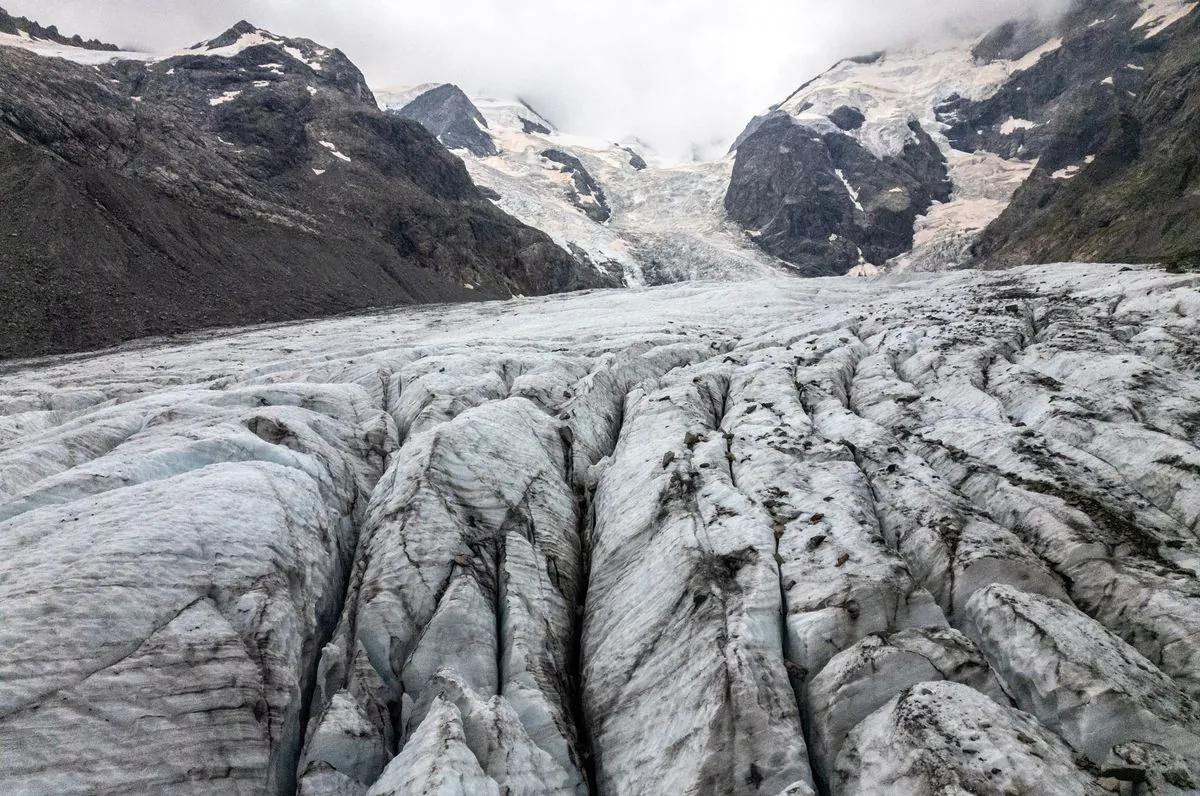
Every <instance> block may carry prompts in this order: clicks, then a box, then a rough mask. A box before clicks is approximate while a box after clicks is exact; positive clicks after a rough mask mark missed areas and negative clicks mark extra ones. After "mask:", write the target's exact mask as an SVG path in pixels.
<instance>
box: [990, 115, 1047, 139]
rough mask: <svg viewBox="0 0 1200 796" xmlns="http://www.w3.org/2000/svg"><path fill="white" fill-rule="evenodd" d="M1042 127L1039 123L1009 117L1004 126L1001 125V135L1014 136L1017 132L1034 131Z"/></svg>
mask: <svg viewBox="0 0 1200 796" xmlns="http://www.w3.org/2000/svg"><path fill="white" fill-rule="evenodd" d="M1041 126H1042V125H1041V124H1040V123H1038V122H1031V121H1029V120H1028V119H1017V118H1014V117H1012V116H1009V117H1008V118H1007V119H1006V120H1005V121H1004V124H1002V125H1000V133H1001V134H1002V135H1012V134H1013V133H1015V132H1016V131H1017V130H1034V129H1036V128H1038V127H1041Z"/></svg>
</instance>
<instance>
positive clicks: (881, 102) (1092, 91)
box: [729, 0, 1198, 273]
mask: <svg viewBox="0 0 1200 796" xmlns="http://www.w3.org/2000/svg"><path fill="white" fill-rule="evenodd" d="M1197 7H1198V4H1197V3H1195V2H1191V0H1140V2H1139V1H1138V0H1077V2H1075V3H1073V4H1072V5H1071V7H1070V10H1069V12H1068V13H1067V14H1066V15H1065V16H1063V17H1061V18H1059V19H1047V20H1037V19H1028V20H1018V21H1014V22H1010V23H1008V24H1006V25H1004V26H1001V27H1000V28H998V29H996V30H994V31H991V32H989V33H988V34H987V35H985V36H983V37H979V36H963V37H959V38H957V39H955V37H953V36H951V37H948V38H947V37H942V38H941V39H940V40H938V41H932V40H931V41H930V42H929V43H925V44H917V45H914V46H912V47H909V48H907V49H897V50H894V51H890V52H885V53H878V54H875V55H872V56H867V57H862V58H854V59H848V60H845V61H842V62H840V63H838V64H836V65H835V66H834V67H833V68H832V69H830V70H829V71H827V72H826V73H824V74H822V75H820V76H819V77H817V78H816V79H814V80H812V81H809V82H808V83H805V84H804V85H803V86H802V87H801V88H799V89H798V90H797V91H796V92H794V93H793V94H792V95H791V96H790V97H788V98H787V99H786V100H785V101H784V102H783V103H781V104H779V105H777V106H774V107H773V108H772V109H771V112H770V114H768V115H767V116H764V117H759V118H758V119H756V120H755V121H754V122H752V124H751V126H750V127H749V128H748V129H747V131H746V132H745V133H744V134H743V136H742V138H741V139H740V140H739V142H738V143H739V145H742V146H743V147H745V145H746V143H747V142H748V141H750V142H752V141H753V140H754V137H755V136H756V135H761V133H758V132H757V131H758V130H759V129H760V128H761V127H762V126H763V125H764V124H765V122H766V121H767V120H768V119H771V118H774V117H776V116H779V115H784V116H785V117H786V118H789V119H791V120H792V121H793V122H794V124H795V125H797V126H799V127H800V128H801V129H802V130H803V131H804V132H803V134H804V135H807V136H810V137H811V138H812V140H813V141H816V142H817V143H818V144H819V145H820V148H821V149H824V150H828V152H827V153H823V152H813V151H800V150H798V149H797V154H796V155H794V158H797V159H799V160H802V161H804V164H805V167H806V169H807V171H808V172H809V173H808V174H805V175H804V176H803V178H801V179H796V180H795V181H794V183H793V184H792V185H790V186H785V190H781V191H780V194H779V197H778V198H777V199H776V200H775V202H774V205H773V206H771V207H768V208H765V209H764V208H751V209H750V210H749V211H746V208H745V207H744V206H745V205H751V206H752V205H753V197H751V199H750V200H747V199H746V198H745V197H744V196H736V195H735V194H731V197H730V198H731V202H730V203H729V209H730V212H731V213H732V214H733V215H734V216H735V217H745V218H747V219H752V220H753V221H754V222H755V223H754V224H752V225H748V228H750V229H751V230H752V231H754V232H756V233H758V235H757V239H758V240H759V242H760V243H762V244H763V245H764V248H766V249H767V250H768V251H772V252H774V253H776V254H779V255H780V256H785V257H788V259H791V260H792V261H793V262H798V264H802V263H801V262H800V261H798V260H797V258H796V257H794V256H790V255H789V253H791V252H800V253H801V254H802V255H803V254H804V253H806V252H810V251H815V252H816V255H817V258H818V260H820V259H821V258H823V259H824V260H828V261H837V260H839V259H841V260H842V262H843V263H844V265H845V266H850V265H853V264H854V255H853V249H850V252H851V256H850V258H849V259H846V257H845V255H846V251H845V249H844V247H839V245H837V244H838V240H837V239H836V238H844V237H846V236H853V237H854V238H855V240H854V243H855V244H856V245H857V246H858V248H859V251H858V257H859V259H860V262H862V265H861V266H860V267H857V268H855V269H854V270H853V271H852V273H874V272H876V271H877V270H879V268H886V269H899V270H908V269H916V270H938V269H942V268H946V267H953V266H958V265H962V264H964V263H968V262H971V261H972V259H973V257H974V256H975V255H976V254H978V253H977V252H975V251H973V250H972V246H973V244H974V243H976V241H978V240H979V239H980V236H981V234H982V233H983V232H984V230H985V228H987V227H988V225H989V224H991V223H992V222H993V221H995V220H996V219H997V218H999V216H1000V215H1001V213H1002V212H1004V211H1005V209H1006V208H1008V207H1009V205H1010V203H1011V202H1012V200H1013V195H1014V193H1015V192H1016V191H1017V190H1018V189H1019V188H1021V187H1022V186H1023V185H1024V184H1025V183H1026V181H1027V180H1029V178H1030V177H1031V175H1034V173H1035V170H1036V169H1037V168H1038V167H1039V166H1041V167H1042V168H1043V169H1044V171H1045V175H1046V181H1047V182H1050V181H1051V180H1059V181H1063V180H1070V179H1071V178H1072V177H1075V176H1076V175H1078V174H1079V173H1080V172H1081V171H1082V170H1083V169H1085V168H1086V167H1088V166H1091V165H1093V164H1094V163H1095V161H1096V159H1097V155H1098V154H1099V152H1100V149H1101V147H1102V145H1106V144H1107V143H1108V142H1105V140H1104V136H1103V134H1102V133H1103V131H1104V128H1105V127H1106V126H1108V125H1111V126H1114V127H1115V126H1117V125H1118V122H1117V119H1118V118H1120V117H1121V113H1122V112H1123V111H1125V110H1126V109H1123V108H1121V107H1119V101H1121V100H1123V99H1125V100H1127V99H1128V98H1131V97H1135V96H1136V95H1137V93H1138V92H1139V91H1141V86H1142V82H1143V81H1144V80H1145V78H1146V76H1147V75H1151V74H1153V73H1154V70H1155V68H1156V67H1157V66H1158V64H1159V63H1160V62H1161V61H1162V60H1163V57H1164V56H1163V54H1164V53H1165V52H1167V51H1168V47H1169V46H1168V45H1167V44H1166V43H1165V40H1164V39H1165V37H1163V34H1164V33H1165V32H1167V31H1170V30H1173V29H1176V30H1177V28H1173V26H1176V25H1184V24H1189V23H1188V22H1187V21H1186V20H1187V19H1188V18H1189V15H1191V18H1192V19H1193V22H1192V23H1190V24H1193V25H1194V24H1195V23H1194V17H1195V13H1194V12H1195V11H1196V8H1197ZM1178 46H1179V47H1181V48H1183V50H1184V53H1181V55H1186V54H1187V52H1186V51H1187V50H1188V49H1189V48H1192V47H1193V45H1192V44H1191V43H1190V41H1182V42H1180V43H1179V44H1178ZM1167 90H1168V91H1170V90H1174V91H1175V92H1177V93H1184V94H1186V93H1189V92H1190V88H1188V87H1187V86H1186V85H1180V84H1179V83H1178V81H1176V82H1175V83H1173V84H1172V85H1171V86H1170V87H1168V89H1167ZM1114 107H1116V110H1114V109H1113V108H1114ZM1131 115H1132V113H1131V112H1126V113H1125V116H1126V117H1128V116H1131ZM1142 123H1143V125H1144V127H1145V129H1143V130H1142V136H1143V139H1145V138H1147V137H1159V138H1163V137H1166V135H1164V134H1166V133H1171V132H1177V131H1173V130H1167V131H1163V130H1158V129H1155V125H1156V124H1157V125H1162V124H1169V125H1172V126H1179V125H1180V124H1181V122H1180V120H1179V119H1175V118H1170V119H1163V118H1157V119H1151V118H1147V119H1146V120H1145V121H1144V122H1142ZM784 135H785V132H781V131H780V128H779V126H776V128H775V131H774V132H773V133H772V140H770V141H767V142H766V143H765V144H764V145H762V146H760V147H758V150H757V153H756V152H753V151H747V152H746V153H744V154H745V157H739V161H738V170H737V171H735V177H734V187H735V189H736V188H737V186H738V181H739V176H738V175H739V174H741V173H744V172H749V173H750V174H751V177H749V178H748V179H749V180H752V179H753V172H754V171H755V164H754V162H753V161H754V160H755V159H756V158H757V159H759V160H763V159H764V158H766V159H774V160H775V161H777V160H778V158H777V156H776V155H774V154H773V153H774V151H775V149H774V145H775V144H776V143H779V142H782V141H783V136H784ZM924 135H928V136H930V137H931V138H932V141H933V142H934V143H935V144H936V145H937V150H939V151H940V153H941V156H942V158H944V160H945V166H946V171H947V173H948V177H949V179H950V181H951V183H952V186H953V188H952V192H951V194H950V196H949V197H945V198H940V197H937V196H934V198H933V201H932V202H931V203H928V204H926V203H925V202H924V201H918V200H924V199H925V197H924V196H918V197H915V198H914V197H912V196H911V194H912V187H911V186H904V187H893V188H889V187H888V186H889V185H897V183H896V182H895V179H896V177H895V176H892V175H890V174H889V173H888V172H889V169H891V168H892V167H894V166H895V165H896V164H897V161H901V160H903V159H904V158H905V157H906V147H907V148H913V149H914V150H919V149H920V147H922V146H923V144H924V142H923V139H922V136H924ZM1112 138H1114V139H1115V138H1117V136H1115V135H1114V136H1112ZM848 142H853V143H852V144H850V143H848ZM781 145H788V146H792V145H791V144H781ZM1119 146H1120V142H1119V141H1118V142H1113V143H1112V148H1118V147H1119ZM1079 147H1082V148H1083V151H1078V152H1076V151H1074V150H1075V149H1077V148H1079ZM1089 147H1090V149H1089ZM792 148H795V147H794V146H792ZM860 148H861V150H865V152H866V153H869V158H864V156H863V155H861V154H857V153H858V152H859V149H860ZM747 149H750V148H748V147H747ZM764 151H765V152H766V153H767V154H766V155H765V156H764V155H762V154H761V153H762V152H764ZM823 161H831V162H829V163H828V164H826V163H824V162H823ZM767 165H768V166H769V167H770V168H771V169H772V170H773V171H775V172H777V173H778V172H779V171H781V170H782V169H781V166H780V164H779V163H778V162H769V163H767ZM1114 168H1115V167H1114V165H1113V163H1111V162H1110V163H1108V164H1100V165H1096V167H1095V169H1094V171H1095V172H1096V173H1101V172H1106V171H1107V172H1111V171H1113V170H1114ZM823 169H824V170H826V171H828V172H830V173H833V172H834V171H835V170H836V174H837V177H838V178H839V179H840V181H841V182H842V183H844V187H845V192H844V193H843V194H842V195H841V196H838V195H837V194H838V192H837V191H832V192H827V194H826V195H821V192H823V191H826V186H825V185H823V184H822V183H821V182H820V181H819V180H817V179H815V178H814V176H812V173H811V172H813V171H816V172H820V171H822V170H823ZM916 171H917V174H916V175H915V176H916V177H917V178H918V183H919V182H920V179H921V177H922V176H923V175H922V174H921V173H920V169H917V170H916ZM880 175H882V176H880ZM1185 179H1186V178H1185ZM880 180H882V181H883V184H882V186H881V185H880V184H878V183H879V182H880ZM826 182H828V183H833V180H832V178H831V179H829V180H827V181H826ZM901 192H903V193H901ZM1185 192H1186V191H1185ZM846 193H848V194H849V199H847V196H846V195H845V194H846ZM1049 193H1052V192H1047V196H1048V195H1049ZM893 194H900V196H901V197H903V198H905V199H908V200H909V203H908V204H906V203H905V202H900V206H899V207H898V208H892V207H888V205H889V203H892V202H893ZM814 196H816V197H818V198H817V199H814V198H813V197H814ZM806 200H808V201H810V202H811V205H812V206H811V207H809V206H807V205H806ZM1034 201H1037V207H1041V206H1042V205H1043V204H1045V202H1046V201H1048V199H1047V198H1046V196H1042V197H1039V198H1037V199H1036V200H1031V201H1030V202H1029V203H1030V204H1034ZM864 205H866V206H865V207H864ZM881 207H882V208H883V209H884V210H887V211H890V212H885V213H883V214H882V217H875V216H873V214H874V213H875V211H876V210H877V209H878V208H881ZM797 208H799V209H797ZM831 208H834V209H831ZM913 209H915V210H917V211H918V212H917V215H916V218H915V222H914V221H913V220H912V216H911V215H910V214H911V212H912V210H913ZM1029 212H1030V214H1032V213H1033V212H1035V211H1029ZM1065 216H1066V217H1067V218H1069V217H1070V207H1069V206H1068V208H1067V209H1066V212H1065ZM771 221H774V222H775V223H774V224H772V223H769V222H771ZM764 222H767V223H764ZM896 224H899V225H901V226H907V227H909V228H911V229H912V231H913V236H912V240H911V241H906V242H905V244H906V245H904V246H903V247H897V248H902V251H900V252H899V253H897V254H895V255H894V256H890V257H888V256H887V255H883V254H880V253H879V252H876V253H875V254H874V255H871V254H870V252H869V249H868V246H867V244H868V243H876V241H873V240H872V237H873V236H874V230H875V229H876V228H880V227H883V228H889V229H890V228H892V227H894V226H895V225H896ZM1149 226H1152V224H1150V225H1149ZM797 230H799V231H797ZM829 233H833V235H831V236H830V238H829V241H828V245H826V244H825V236H826V235H827V234H829ZM1139 234H1142V235H1144V236H1147V237H1149V236H1150V235H1152V233H1147V232H1146V231H1144V230H1143V231H1139ZM834 236H836V238H835V237H834ZM1012 237H1013V238H1014V239H1013V240H1010V241H1007V242H1006V243H1007V244H1008V245H1009V246H1010V248H1016V249H1018V250H1020V249H1021V248H1022V241H1020V240H1019V235H1015V236H1012ZM994 248H995V247H994ZM1025 248H1026V250H1028V251H1033V250H1036V249H1037V247H1036V246H1029V247H1025ZM1042 248H1046V247H1044V246H1043V247H1042ZM1108 248H1109V249H1110V250H1111V254H1108V255H1107V256H1110V257H1114V258H1116V257H1120V258H1121V259H1122V260H1128V259H1129V257H1130V255H1129V254H1128V253H1127V252H1126V249H1125V248H1121V247H1118V246H1112V245H1110V246H1108ZM1135 248H1136V247H1135ZM1142 248H1143V250H1144V251H1147V252H1152V251H1153V249H1154V248H1155V247H1154V246H1153V245H1150V246H1146V247H1142ZM1080 249H1084V251H1081V252H1080V253H1079V254H1078V255H1077V256H1088V257H1094V258H1104V257H1105V256H1106V253H1105V249H1104V247H1099V248H1096V247H1093V248H1091V249H1085V247H1083V246H1081V247H1080ZM863 252H867V256H866V257H865V260H869V262H866V261H863ZM991 253H992V252H988V254H991ZM1161 254H1166V252H1161ZM1146 256H1147V255H1145V254H1144V255H1143V258H1145V257H1146ZM1009 259H1011V260H1014V261H1015V263H1021V262H1028V260H1027V259H1026V260H1022V259H1021V258H1020V256H1019V255H1018V256H1017V257H1015V258H1009ZM1133 261H1139V260H1136V259H1135V260H1133ZM1141 261H1145V260H1144V259H1142V260H1141ZM1008 264H1013V263H1008Z"/></svg>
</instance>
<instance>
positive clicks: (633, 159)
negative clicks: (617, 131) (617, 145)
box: [624, 147, 650, 171]
mask: <svg viewBox="0 0 1200 796" xmlns="http://www.w3.org/2000/svg"><path fill="white" fill-rule="evenodd" d="M624 150H625V151H626V152H628V153H629V165H630V166H632V167H633V169H634V170H635V171H645V170H646V169H647V168H648V167H649V165H650V164H648V163H646V159H645V158H644V157H642V156H641V155H639V154H638V153H637V152H635V151H633V150H632V149H630V148H629V147H624Z"/></svg>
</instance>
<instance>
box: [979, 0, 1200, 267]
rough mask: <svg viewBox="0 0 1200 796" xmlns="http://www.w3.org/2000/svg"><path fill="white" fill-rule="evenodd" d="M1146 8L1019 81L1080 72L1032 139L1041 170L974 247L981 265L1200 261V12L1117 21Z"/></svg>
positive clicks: (1029, 83) (1041, 81)
mask: <svg viewBox="0 0 1200 796" xmlns="http://www.w3.org/2000/svg"><path fill="white" fill-rule="evenodd" d="M1138 13H1140V9H1138V8H1137V7H1136V6H1134V7H1133V10H1132V11H1129V10H1125V11H1124V12H1123V13H1117V14H1114V16H1113V17H1112V18H1110V20H1108V21H1105V22H1104V23H1103V24H1102V25H1097V26H1096V28H1095V33H1093V34H1091V36H1089V37H1088V38H1085V39H1083V40H1081V41H1079V42H1074V41H1072V42H1070V43H1069V45H1073V46H1068V45H1064V48H1063V50H1064V53H1065V54H1064V55H1063V56H1062V57H1061V58H1053V57H1051V56H1047V57H1046V58H1045V59H1043V61H1042V62H1040V63H1039V64H1038V67H1037V68H1035V69H1032V70H1030V72H1029V76H1028V78H1026V79H1024V80H1022V81H1021V82H1020V85H1017V86H1014V91H1019V90H1020V89H1022V88H1025V89H1033V88H1034V87H1036V86H1039V85H1045V82H1046V76H1047V75H1048V74H1065V75H1068V76H1070V79H1071V81H1072V82H1071V83H1069V84H1068V86H1069V87H1070V88H1069V90H1068V91H1066V92H1064V93H1063V94H1062V95H1061V96H1059V97H1055V98H1054V102H1055V111H1054V114H1053V116H1050V117H1049V118H1048V120H1047V123H1046V125H1045V127H1044V128H1041V129H1039V131H1038V135H1037V139H1038V143H1037V145H1036V146H1032V147H1031V154H1037V155H1040V160H1039V161H1038V165H1037V168H1036V169H1035V170H1034V172H1033V174H1032V176H1031V177H1030V179H1029V181H1028V182H1027V183H1025V184H1024V185H1023V186H1022V187H1021V189H1020V190H1019V191H1018V192H1017V194H1016V196H1015V197H1014V199H1013V202H1012V204H1011V205H1010V206H1009V207H1008V209H1007V210H1006V211H1005V213H1004V214H1003V215H1002V216H1001V217H1000V218H999V219H997V220H996V221H995V222H994V223H993V224H992V225H991V226H990V227H989V228H988V229H987V231H986V232H985V234H984V235H983V237H982V239H981V240H980V242H979V244H978V245H977V246H976V248H975V254H976V256H977V257H978V259H979V260H980V261H981V262H982V263H985V264H988V265H1011V264H1014V263H1019V262H1055V261H1062V260H1072V259H1088V260H1104V261H1109V262H1183V263H1189V262H1190V263H1192V264H1193V265H1194V264H1195V263H1196V262H1197V261H1200V254H1198V253H1200V234H1198V233H1197V229H1196V225H1195V224H1194V223H1192V221H1193V219H1195V218H1196V214H1197V213H1198V212H1200V201H1198V200H1197V198H1196V184H1197V179H1198V177H1197V169H1196V167H1195V166H1196V156H1195V147H1194V146H1193V144H1192V142H1193V141H1194V140H1195V138H1196V136H1197V135H1200V128H1198V127H1197V121H1196V120H1197V119H1198V118H1200V115H1198V110H1200V106H1198V105H1197V101H1196V97H1197V83H1196V74H1197V53H1198V52H1200V11H1195V10H1193V11H1192V12H1191V13H1190V14H1188V15H1187V16H1186V17H1185V18H1183V19H1181V20H1179V21H1178V22H1175V23H1174V24H1172V25H1170V26H1167V27H1164V28H1152V29H1150V30H1147V29H1146V28H1145V27H1137V28H1133V29H1132V30H1129V29H1126V28H1124V27H1121V28H1118V29H1117V30H1116V31H1113V30H1110V29H1109V26H1112V25H1114V24H1119V25H1126V24H1127V23H1128V22H1129V17H1131V16H1133V17H1136V15H1137V14H1138ZM1101 35H1103V36H1105V37H1106V38H1104V39H1102V40H1100V41H1099V42H1096V41H1094V40H1093V37H1099V36H1101ZM1067 59H1071V60H1067ZM1043 64H1045V66H1043ZM1072 67H1074V68H1072ZM1050 70H1055V71H1053V72H1051V71H1050ZM1062 79H1063V78H1060V81H1061V80H1062ZM1010 96H1011V95H1005V96H1004V97H1003V98H1002V99H1001V101H1007V100H1008V99H1009V97H1010ZM1033 96H1036V93H1035V92H1034V91H1032V90H1027V91H1025V92H1023V94H1022V95H1021V99H1022V101H1025V100H1026V98H1028V97H1033ZM980 112H983V110H982V109H979V110H976V111H974V112H973V114H972V115H975V114H976V113H980ZM1029 118H1046V116H1038V115H1037V114H1036V113H1034V114H1031V115H1030V117H1029ZM966 124H967V126H970V124H971V123H970V122H969V121H968V122H967V123H966ZM967 145H968V146H969V145H971V144H969V143H968V144H967ZM1026 146H1027V147H1030V142H1027V143H1026Z"/></svg>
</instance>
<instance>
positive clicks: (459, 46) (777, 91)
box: [0, 0, 1062, 155]
mask: <svg viewBox="0 0 1200 796" xmlns="http://www.w3.org/2000/svg"><path fill="white" fill-rule="evenodd" d="M1061 2H1062V0H1040V2H1039V0H793V1H792V2H786V1H785V0H737V2H733V1H732V0H725V2H717V1H716V0H655V2H644V0H643V1H642V2H638V0H609V1H608V2H600V3H598V2H578V0H574V1H573V0H453V1H452V2H449V3H441V2H425V3H415V2H386V1H385V0H258V2H247V1H246V0H242V1H241V2H238V0H204V2H196V1H195V0H0V4H3V5H4V6H5V7H7V8H8V10H9V11H10V12H11V13H14V14H18V15H24V16H29V17H32V18H35V19H37V20H38V21H40V22H41V23H42V24H44V25H49V24H56V25H58V27H59V28H60V30H61V31H62V32H63V33H66V34H68V35H69V34H72V33H81V34H83V35H84V36H85V37H93V36H95V37H99V38H102V39H104V40H106V41H112V42H114V43H117V44H120V45H122V46H124V47H129V48H140V49H147V48H148V49H150V50H152V51H156V52H162V51H172V50H175V49H178V48H180V47H183V46H186V45H190V44H193V43H195V42H197V41H200V40H204V39H209V38H212V37H214V36H216V35H218V34H219V33H221V32H222V31H224V30H225V29H227V28H229V27H230V26H231V25H232V24H233V23H235V22H237V21H238V20H240V19H243V18H244V19H248V20H249V21H250V22H252V23H254V24H256V25H258V26H260V27H264V28H267V29H269V30H271V31H273V32H275V33H278V34H281V35H286V36H297V37H304V38H310V39H315V40H317V41H319V42H321V43H322V44H325V45H329V46H333V47H338V48H340V49H341V50H342V51H344V52H345V53H346V54H347V55H348V56H350V58H351V59H352V60H353V61H354V62H355V63H356V64H358V66H359V67H360V68H362V70H363V71H364V72H365V73H366V75H367V79H368V80H369V81H370V83H371V85H372V87H373V88H376V89H386V88H389V87H397V86H407V85H417V84H421V83H428V82H453V83H458V84H459V85H460V86H462V88H463V89H465V90H466V91H467V92H468V93H470V94H476V95H484V96H495V97H514V96H518V95H519V96H521V97H523V98H525V99H527V100H528V101H529V102H530V104H532V105H533V106H534V107H535V108H537V109H539V110H540V111H541V112H542V113H544V114H545V115H546V116H548V117H549V118H550V120H551V121H552V122H554V123H555V124H557V125H558V126H559V128H560V129H563V130H564V131H567V132H574V133H579V134H585V135H596V136H603V137H607V138H612V139H618V138H626V137H629V136H637V137H639V138H641V139H642V140H644V141H646V142H648V143H650V144H651V145H653V146H655V147H656V148H658V149H660V150H661V151H663V152H664V153H670V154H673V155H680V154H682V153H683V152H686V151H687V150H688V148H689V147H690V146H692V145H700V146H702V147H705V148H707V149H711V148H712V147H713V145H714V144H715V145H723V144H726V143H728V141H730V140H732V138H733V137H734V136H735V135H736V134H737V133H738V132H739V131H740V130H741V129H742V127H743V126H744V125H745V124H746V122H748V121H749V120H750V118H751V117H752V116H753V115H754V114H755V113H757V112H759V111H761V110H762V109H763V108H765V107H766V106H769V105H771V104H773V103H775V102H778V101H780V100H781V99H783V98H784V97H785V96H786V95H787V94H789V93H790V92H791V91H792V90H793V89H794V88H796V86H798V85H799V84H801V83H803V82H804V81H805V80H807V79H809V78H811V77H813V76H814V75H816V74H818V73H820V72H821V71H823V70H824V69H825V68H826V67H827V66H829V65H830V64H832V63H833V62H834V61H836V60H838V59H840V58H843V57H847V56H851V55H859V54H863V53H867V52H872V51H875V50H879V49H886V48H888V47H894V46H900V45H901V44H903V43H904V42H905V41H906V40H908V39H911V38H912V37H914V36H929V35H932V34H933V33H935V32H937V31H944V30H947V29H951V28H953V29H959V30H983V29H986V28H987V27H990V26H991V25H994V24H998V23H1000V22H1002V21H1004V20H1005V19H1007V18H1011V17H1012V16H1014V15H1017V14H1021V13H1029V10H1030V9H1038V10H1039V11H1040V12H1041V13H1049V9H1050V8H1051V7H1052V6H1058V5H1059V4H1060V3H1061Z"/></svg>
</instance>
